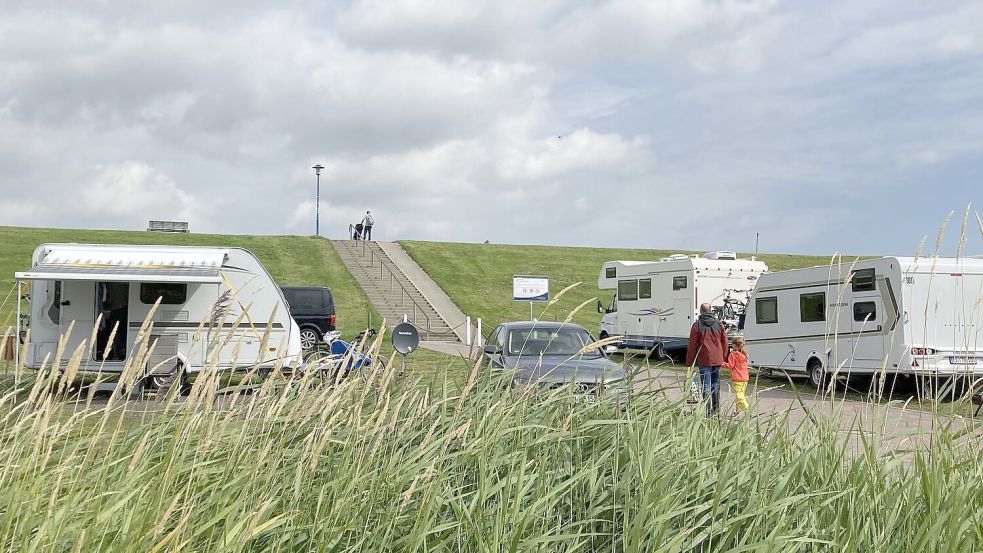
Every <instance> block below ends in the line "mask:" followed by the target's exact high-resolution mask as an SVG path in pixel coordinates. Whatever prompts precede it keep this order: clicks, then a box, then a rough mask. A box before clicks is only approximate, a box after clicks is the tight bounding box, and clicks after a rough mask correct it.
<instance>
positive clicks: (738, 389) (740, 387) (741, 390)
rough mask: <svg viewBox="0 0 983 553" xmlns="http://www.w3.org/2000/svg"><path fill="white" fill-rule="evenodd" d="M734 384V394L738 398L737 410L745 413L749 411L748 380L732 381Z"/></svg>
mask: <svg viewBox="0 0 983 553" xmlns="http://www.w3.org/2000/svg"><path fill="white" fill-rule="evenodd" d="M732 384H733V385H734V396H736V398H737V401H736V403H737V410H738V411H740V412H742V413H744V412H746V411H747V407H748V405H747V396H746V395H745V394H746V393H747V382H732Z"/></svg>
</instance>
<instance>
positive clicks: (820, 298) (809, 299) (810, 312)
mask: <svg viewBox="0 0 983 553" xmlns="http://www.w3.org/2000/svg"><path fill="white" fill-rule="evenodd" d="M799 314H800V315H801V317H802V322H804V323H816V322H821V321H825V320H826V292H818V293H815V294H802V295H801V296H799Z"/></svg>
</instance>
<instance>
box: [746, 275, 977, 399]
mask: <svg viewBox="0 0 983 553" xmlns="http://www.w3.org/2000/svg"><path fill="white" fill-rule="evenodd" d="M750 303H751V305H750V306H749V307H748V310H747V324H746V325H745V328H744V337H745V339H746V340H747V345H748V353H749V354H750V360H749V361H750V364H751V366H753V367H757V368H765V369H782V370H787V371H801V372H807V373H808V374H809V378H810V380H811V381H812V383H813V384H814V385H816V386H821V385H822V383H823V382H824V380H825V378H826V377H827V375H829V374H830V373H833V372H838V373H839V374H842V375H849V374H851V373H854V374H871V373H874V372H877V371H880V370H882V369H883V370H885V371H887V372H888V373H896V374H909V375H927V376H931V377H937V376H959V375H980V374H983V259H959V260H957V259H954V258H927V259H926V258H921V259H916V258H911V257H885V258H881V259H872V260H867V261H858V262H856V263H855V264H848V263H842V264H834V265H828V266H821V267H812V268H808V269H795V270H791V271H782V272H778V273H771V274H768V275H764V276H762V277H761V279H760V280H758V285H757V286H756V287H755V290H754V293H753V295H752V301H751V302H750Z"/></svg>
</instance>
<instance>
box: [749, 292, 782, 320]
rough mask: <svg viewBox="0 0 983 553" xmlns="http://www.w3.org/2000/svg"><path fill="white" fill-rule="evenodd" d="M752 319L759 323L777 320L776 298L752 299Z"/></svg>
mask: <svg viewBox="0 0 983 553" xmlns="http://www.w3.org/2000/svg"><path fill="white" fill-rule="evenodd" d="M754 320H755V321H756V322H757V323H758V324H759V325H764V324H772V323H777V322H778V298H776V297H770V298H758V299H756V300H754Z"/></svg>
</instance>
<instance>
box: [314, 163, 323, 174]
mask: <svg viewBox="0 0 983 553" xmlns="http://www.w3.org/2000/svg"><path fill="white" fill-rule="evenodd" d="M311 169H314V174H315V175H318V176H320V175H321V169H324V166H323V165H321V164H320V163H318V164H317V165H315V166H314V167H311Z"/></svg>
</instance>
